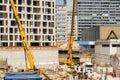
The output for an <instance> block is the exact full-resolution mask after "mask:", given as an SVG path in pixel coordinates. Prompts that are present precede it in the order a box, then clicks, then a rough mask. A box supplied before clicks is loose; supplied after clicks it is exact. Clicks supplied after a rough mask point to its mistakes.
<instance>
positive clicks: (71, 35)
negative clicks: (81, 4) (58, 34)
mask: <svg viewBox="0 0 120 80" xmlns="http://www.w3.org/2000/svg"><path fill="white" fill-rule="evenodd" d="M75 3H76V0H73V9H72V24H71V32H70V35H69V39H68V58H67V61H65V64H67V65H68V67H72V65H73V63H74V61H73V56H72V46H73V30H74V12H75Z"/></svg>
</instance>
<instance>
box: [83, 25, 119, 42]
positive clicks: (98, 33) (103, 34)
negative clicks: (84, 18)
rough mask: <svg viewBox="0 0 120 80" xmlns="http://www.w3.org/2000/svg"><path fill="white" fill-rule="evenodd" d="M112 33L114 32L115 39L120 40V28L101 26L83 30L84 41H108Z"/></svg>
mask: <svg viewBox="0 0 120 80" xmlns="http://www.w3.org/2000/svg"><path fill="white" fill-rule="evenodd" d="M111 31H113V32H114V34H113V37H115V36H116V37H117V38H120V26H100V27H92V28H88V29H84V30H82V32H81V33H82V40H83V41H96V40H106V39H107V38H108V36H109V35H110V33H111Z"/></svg>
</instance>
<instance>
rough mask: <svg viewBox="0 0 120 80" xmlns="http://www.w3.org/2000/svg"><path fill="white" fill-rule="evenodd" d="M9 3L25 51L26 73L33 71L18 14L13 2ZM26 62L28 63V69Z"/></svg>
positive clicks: (30, 55)
mask: <svg viewBox="0 0 120 80" xmlns="http://www.w3.org/2000/svg"><path fill="white" fill-rule="evenodd" d="M10 3H11V6H12V9H13V13H14V16H15V18H16V21H17V23H18V28H19V32H20V36H21V39H22V43H23V46H24V51H25V55H26V71H34V70H35V66H34V60H33V57H32V54H31V49H30V46H29V44H28V40H27V38H26V35H25V31H24V28H23V26H22V24H21V22H20V18H19V15H18V12H17V11H16V7H15V4H14V1H13V0H10ZM28 61H29V65H30V68H28Z"/></svg>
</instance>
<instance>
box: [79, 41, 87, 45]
mask: <svg viewBox="0 0 120 80" xmlns="http://www.w3.org/2000/svg"><path fill="white" fill-rule="evenodd" d="M77 43H78V44H79V45H89V41H77Z"/></svg>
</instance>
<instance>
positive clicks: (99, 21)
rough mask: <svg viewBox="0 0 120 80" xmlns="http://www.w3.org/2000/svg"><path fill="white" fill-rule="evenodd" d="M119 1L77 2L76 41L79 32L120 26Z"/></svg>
mask: <svg viewBox="0 0 120 80" xmlns="http://www.w3.org/2000/svg"><path fill="white" fill-rule="evenodd" d="M119 4H120V1H119V0H77V12H78V40H82V36H81V34H82V33H81V31H82V30H83V29H86V28H89V27H94V26H106V25H107V26H119V25H120V8H119V7H120V6H119Z"/></svg>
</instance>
